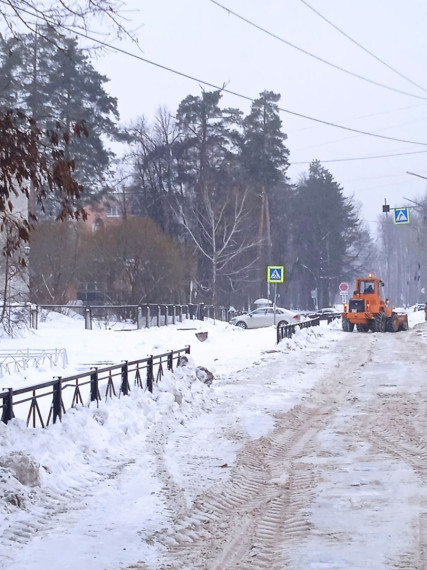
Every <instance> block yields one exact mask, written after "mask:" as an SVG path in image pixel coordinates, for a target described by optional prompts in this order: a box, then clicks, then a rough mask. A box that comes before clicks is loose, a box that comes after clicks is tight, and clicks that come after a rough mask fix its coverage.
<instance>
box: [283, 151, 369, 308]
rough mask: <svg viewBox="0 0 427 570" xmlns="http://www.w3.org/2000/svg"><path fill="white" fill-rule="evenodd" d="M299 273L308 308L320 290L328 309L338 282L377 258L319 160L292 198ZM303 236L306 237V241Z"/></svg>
mask: <svg viewBox="0 0 427 570" xmlns="http://www.w3.org/2000/svg"><path fill="white" fill-rule="evenodd" d="M292 216H293V228H292V231H293V234H294V235H295V236H297V237H298V236H300V239H296V240H295V255H296V258H297V262H296V266H297V267H296V268H295V269H296V270H298V269H299V270H300V271H299V273H303V274H305V277H306V279H305V283H306V286H305V293H306V294H305V304H306V305H307V306H308V305H309V291H312V290H314V289H317V294H318V300H319V306H323V307H325V306H329V305H330V304H331V302H332V300H333V295H334V293H335V292H337V291H338V285H339V282H340V280H345V279H347V278H351V279H354V275H355V273H357V272H358V271H359V267H360V266H362V265H363V264H364V261H365V260H366V256H367V255H370V256H371V257H374V256H375V248H374V247H373V244H372V241H371V239H370V236H369V233H368V232H367V230H366V229H365V228H364V227H363V225H362V224H361V221H360V219H359V217H358V214H357V209H356V206H355V204H354V202H353V200H352V199H351V198H348V197H345V196H344V194H343V189H342V187H341V186H340V185H339V184H338V182H336V181H335V180H334V178H333V176H332V174H331V173H330V172H329V171H328V170H327V169H326V168H324V167H323V166H322V165H321V164H320V162H319V161H318V160H314V161H313V162H312V163H311V164H310V168H309V172H308V176H306V177H305V178H303V179H302V180H301V182H300V183H299V184H298V185H297V188H296V191H295V195H294V199H293V210H292ZM302 236H303V238H302Z"/></svg>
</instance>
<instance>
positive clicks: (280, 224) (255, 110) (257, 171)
mask: <svg viewBox="0 0 427 570" xmlns="http://www.w3.org/2000/svg"><path fill="white" fill-rule="evenodd" d="M279 100H280V95H278V94H276V93H273V92H271V91H264V92H263V93H261V94H260V96H259V98H258V99H256V100H255V101H254V102H253V104H252V107H251V111H250V113H249V114H248V115H247V116H246V117H245V118H244V120H243V137H242V149H241V160H242V164H243V169H244V171H245V175H246V180H247V184H248V186H249V187H250V188H251V192H252V209H253V219H254V223H255V224H257V225H258V227H257V228H256V229H255V231H257V232H258V236H259V242H260V246H259V251H258V258H259V262H258V269H257V276H256V280H257V283H258V285H257V288H256V289H257V294H262V293H263V291H264V290H265V286H266V285H265V268H266V266H267V265H271V264H273V265H283V264H284V259H285V255H286V245H287V236H286V234H285V228H286V225H287V224H286V219H287V201H288V194H289V186H288V182H287V178H286V171H287V169H288V167H289V160H288V157H289V150H288V149H287V147H286V145H285V141H286V139H287V135H286V134H285V133H284V132H283V130H282V121H281V119H280V116H279V108H278V102H279Z"/></svg>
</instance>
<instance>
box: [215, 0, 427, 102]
mask: <svg viewBox="0 0 427 570" xmlns="http://www.w3.org/2000/svg"><path fill="white" fill-rule="evenodd" d="M209 1H210V2H212V4H215V5H216V6H218V7H219V8H222V9H223V10H225V11H226V12H228V14H231V15H232V16H235V17H236V18H238V19H239V20H242V21H243V22H246V23H247V24H249V25H250V26H253V27H254V28H256V29H257V30H260V31H261V32H263V33H265V34H267V35H268V36H271V37H272V38H274V39H276V40H279V41H280V42H282V43H284V44H286V45H288V46H290V47H292V48H294V49H296V50H298V51H300V52H301V53H304V54H305V55H308V56H310V57H312V58H314V59H316V60H317V61H320V62H322V63H325V64H326V65H329V66H330V67H333V68H334V69H338V70H339V71H342V72H343V73H347V74H348V75H351V76H353V77H356V78H357V79H361V80H362V81H366V82H367V83H371V84H372V85H376V86H377V87H382V88H383V89H387V90H389V91H393V92H395V93H400V94H401V95H407V96H409V97H415V98H416V99H423V100H427V97H424V96H422V95H416V94H415V93H408V92H407V91H403V90H401V89H396V88H395V87H390V86H389V85H385V84H384V83H380V82H379V81H375V80H374V79H369V78H368V77H364V76H363V75H360V74H358V73H355V72H353V71H350V70H349V69H345V68H344V67H341V66H340V65H336V64H335V63H332V62H330V61H328V60H327V59H324V58H322V57H320V56H318V55H315V54H313V53H311V52H309V51H307V50H305V49H304V48H301V47H299V46H296V45H295V44H293V43H291V42H289V41H288V40H285V39H284V38H282V37H280V36H278V35H277V34H274V33H273V32H270V31H269V30H267V29H266V28H263V27H262V26H260V25H258V24H256V23H255V22H252V21H251V20H249V19H248V18H245V17H244V16H242V15H240V14H238V13H237V12H234V11H233V10H231V9H230V8H227V6H224V5H223V4H220V2H217V0H209Z"/></svg>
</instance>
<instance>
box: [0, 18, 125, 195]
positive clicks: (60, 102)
mask: <svg viewBox="0 0 427 570" xmlns="http://www.w3.org/2000/svg"><path fill="white" fill-rule="evenodd" d="M3 75H4V76H5V77H6V78H7V81H6V82H4V83H3V82H2V85H1V88H0V109H3V110H6V109H7V108H8V107H10V106H11V104H12V103H13V104H14V107H15V108H19V109H20V110H21V111H22V112H24V113H25V114H26V115H28V116H31V117H32V118H33V119H34V120H35V122H36V124H37V126H38V128H39V129H40V130H41V131H42V132H45V131H52V130H53V129H55V128H56V126H57V125H58V124H59V125H61V126H62V128H63V129H64V131H68V130H70V126H71V124H72V123H74V122H76V121H78V122H81V123H84V124H85V125H86V126H87V130H88V133H89V135H88V137H87V138H84V139H83V138H82V139H79V140H78V141H77V142H75V141H69V144H68V145H67V148H66V154H67V157H69V158H70V157H72V160H73V164H74V177H75V179H76V180H77V181H78V183H79V184H81V185H83V186H84V188H85V195H87V196H88V195H89V194H94V193H97V192H99V191H100V190H101V188H102V186H103V184H104V182H105V176H106V173H107V171H108V166H109V161H110V159H111V157H112V154H111V153H110V152H109V151H108V150H107V149H106V147H105V144H104V142H103V138H102V137H103V136H109V137H111V138H113V139H117V138H118V137H119V136H120V135H119V132H118V129H117V127H116V124H115V121H116V120H117V119H118V112H117V101H116V99H114V98H112V97H110V96H108V95H107V93H106V92H105V90H104V86H103V85H104V83H105V82H106V81H107V78H106V77H104V76H102V75H100V74H99V73H97V72H96V71H95V69H94V68H93V66H92V65H91V63H90V61H89V59H88V57H87V56H86V55H84V53H83V51H82V50H80V49H79V48H78V46H77V41H76V40H75V39H72V38H67V37H65V36H62V35H60V34H58V33H57V32H56V31H55V30H53V29H52V28H51V27H49V28H43V29H40V30H38V31H37V33H35V34H26V35H20V36H17V37H13V38H10V39H7V40H6V39H4V38H3V39H2V41H1V42H0V76H3ZM63 148H64V149H65V145H64V146H63Z"/></svg>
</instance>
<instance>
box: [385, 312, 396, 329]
mask: <svg viewBox="0 0 427 570" xmlns="http://www.w3.org/2000/svg"><path fill="white" fill-rule="evenodd" d="M385 328H386V331H387V332H397V331H398V330H399V319H398V317H397V315H392V316H391V317H387V319H386V324H385Z"/></svg>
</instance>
